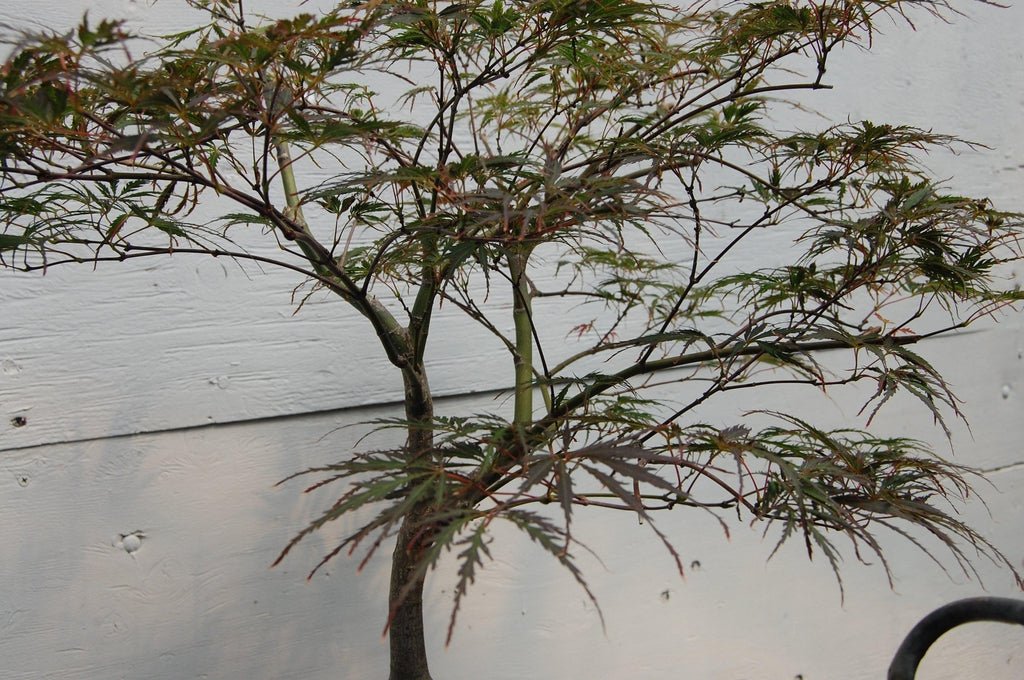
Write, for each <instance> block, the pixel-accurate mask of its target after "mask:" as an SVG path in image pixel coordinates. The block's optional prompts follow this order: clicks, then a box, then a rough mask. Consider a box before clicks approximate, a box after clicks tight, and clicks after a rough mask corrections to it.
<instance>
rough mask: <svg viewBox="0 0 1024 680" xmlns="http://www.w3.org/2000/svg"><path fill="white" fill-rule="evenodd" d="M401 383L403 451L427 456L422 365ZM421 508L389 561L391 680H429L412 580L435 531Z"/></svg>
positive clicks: (429, 407)
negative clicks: (405, 428) (405, 435)
mask: <svg viewBox="0 0 1024 680" xmlns="http://www.w3.org/2000/svg"><path fill="white" fill-rule="evenodd" d="M403 377H404V380H405V417H406V420H407V421H408V423H409V425H408V427H409V434H408V438H407V440H406V449H407V452H408V454H407V455H408V456H409V457H410V458H416V457H418V456H429V455H432V449H433V445H434V436H433V429H432V427H431V424H432V420H433V415H434V413H433V411H434V408H433V402H432V400H431V396H430V388H429V387H428V386H427V378H426V373H425V372H424V371H423V367H422V366H418V367H416V368H413V369H407V370H405V371H403ZM428 511H429V508H428V507H426V506H422V507H418V508H417V509H416V510H414V511H413V512H410V513H409V514H408V515H406V516H405V519H404V520H403V521H402V526H401V527H400V528H399V530H398V537H397V540H396V543H395V552H394V554H393V555H392V558H391V586H390V592H389V596H388V599H389V603H388V604H389V606H390V616H391V624H390V628H389V636H390V639H389V642H390V645H391V675H390V680H432V679H431V677H430V668H429V666H428V664H427V647H426V642H425V640H424V635H423V583H424V578H425V574H420V575H419V576H416V569H417V566H418V565H419V560H420V557H421V556H422V554H423V551H424V550H425V549H426V548H428V547H429V546H430V542H431V541H432V540H433V534H434V532H433V531H432V530H431V528H430V527H429V526H424V525H423V522H422V517H423V515H424V514H425V513H426V512H428Z"/></svg>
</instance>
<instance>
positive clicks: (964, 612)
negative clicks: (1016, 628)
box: [886, 597, 1024, 680]
mask: <svg viewBox="0 0 1024 680" xmlns="http://www.w3.org/2000/svg"><path fill="white" fill-rule="evenodd" d="M972 621H999V622H1002V623H1019V624H1021V625H1024V600H1012V599H1010V598H1008V597H969V598H967V599H965V600H957V601H956V602H951V603H950V604H947V605H945V606H943V607H939V608H938V609H936V610H935V611H933V612H932V613H931V614H929V615H928V616H926V617H924V618H923V619H921V620H920V621H919V622H918V624H917V625H916V626H914V627H913V628H912V629H911V630H910V632H909V633H908V634H907V637H906V638H904V640H903V644H901V645H900V648H899V649H898V650H896V656H894V657H893V660H892V664H891V665H890V666H889V675H888V676H886V677H887V678H888V680H914V674H915V673H917V665H918V664H919V663H921V658H922V657H923V656H924V654H925V652H927V651H928V648H929V647H931V646H932V643H933V642H935V641H936V640H938V639H939V637H940V636H941V635H942V634H943V633H945V632H946V631H948V630H950V629H951V628H956V627H957V626H959V625H961V624H964V623H970V622H972Z"/></svg>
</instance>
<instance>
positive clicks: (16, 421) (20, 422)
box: [11, 416, 28, 427]
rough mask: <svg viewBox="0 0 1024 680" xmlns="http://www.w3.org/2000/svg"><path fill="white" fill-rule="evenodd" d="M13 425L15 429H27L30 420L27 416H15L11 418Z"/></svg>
mask: <svg viewBox="0 0 1024 680" xmlns="http://www.w3.org/2000/svg"><path fill="white" fill-rule="evenodd" d="M11 425H13V426H14V427H25V426H26V425H28V418H26V417H25V416H14V417H13V418H11Z"/></svg>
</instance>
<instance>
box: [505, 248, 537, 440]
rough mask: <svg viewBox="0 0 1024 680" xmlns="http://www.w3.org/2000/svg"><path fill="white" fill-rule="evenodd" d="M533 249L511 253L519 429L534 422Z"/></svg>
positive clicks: (509, 262) (515, 410) (521, 249)
mask: <svg viewBox="0 0 1024 680" xmlns="http://www.w3.org/2000/svg"><path fill="white" fill-rule="evenodd" d="M530 250H531V249H530V248H529V247H526V246H523V247H520V248H516V249H513V250H510V251H509V253H508V270H509V275H510V276H511V278H512V292H513V296H514V297H513V301H512V320H513V322H514V323H515V329H516V341H515V345H516V352H515V359H514V360H515V369H516V383H515V406H514V411H513V419H512V422H513V424H514V425H516V426H517V428H526V427H529V426H530V424H531V423H533V387H534V381H533V309H532V308H533V291H532V290H531V289H530V279H529V278H528V277H527V275H526V270H527V263H528V261H529V259H530Z"/></svg>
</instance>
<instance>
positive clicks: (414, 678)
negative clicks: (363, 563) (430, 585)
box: [388, 516, 432, 680]
mask: <svg viewBox="0 0 1024 680" xmlns="http://www.w3.org/2000/svg"><path fill="white" fill-rule="evenodd" d="M420 529H421V527H419V526H417V522H416V519H415V518H414V517H412V516H408V517H406V518H405V521H404V522H403V523H402V527H401V528H400V529H399V530H398V542H397V544H396V545H395V552H394V555H393V556H392V558H391V591H390V598H389V599H390V604H391V627H390V629H389V633H388V634H389V636H390V639H389V642H390V645H391V675H390V676H389V677H390V680H432V678H431V677H430V667H429V665H428V663H427V647H426V642H425V640H424V635H423V583H424V575H422V574H421V575H420V576H419V577H415V576H414V574H415V571H416V567H417V562H418V559H417V558H418V556H419V553H420V552H421V549H420V545H422V544H421V539H420V537H417V535H416V534H417V533H418V532H419V531H420Z"/></svg>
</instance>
